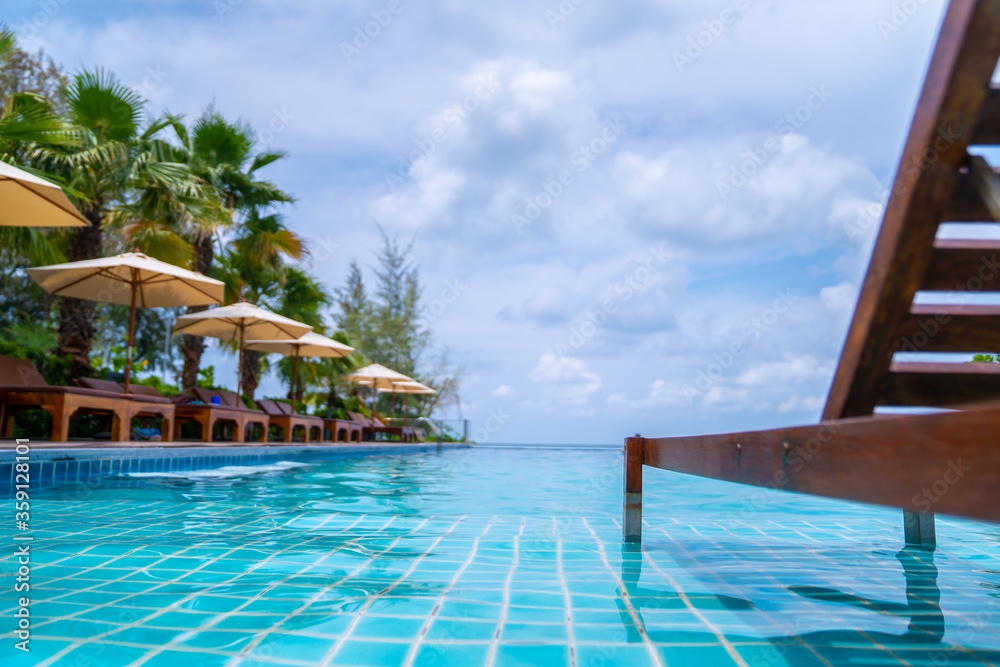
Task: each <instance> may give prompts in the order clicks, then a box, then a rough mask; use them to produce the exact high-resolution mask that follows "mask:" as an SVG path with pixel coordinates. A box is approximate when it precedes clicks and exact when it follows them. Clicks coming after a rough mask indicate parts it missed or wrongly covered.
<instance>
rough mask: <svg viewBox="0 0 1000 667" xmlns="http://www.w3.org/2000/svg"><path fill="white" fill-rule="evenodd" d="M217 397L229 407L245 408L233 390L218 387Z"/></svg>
mask: <svg viewBox="0 0 1000 667" xmlns="http://www.w3.org/2000/svg"><path fill="white" fill-rule="evenodd" d="M217 393H218V394H219V398H221V399H222V404H223V405H225V406H226V407H229V408H245V407H246V405H245V404H244V403H243V401H241V400H240V398H239V396H237V395H236V392H235V391H229V390H228V389H219V390H218V392H217Z"/></svg>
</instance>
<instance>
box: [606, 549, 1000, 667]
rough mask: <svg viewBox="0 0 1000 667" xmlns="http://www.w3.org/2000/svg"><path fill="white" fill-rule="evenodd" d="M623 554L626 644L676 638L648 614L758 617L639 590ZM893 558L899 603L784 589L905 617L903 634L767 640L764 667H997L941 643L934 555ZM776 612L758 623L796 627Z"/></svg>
mask: <svg viewBox="0 0 1000 667" xmlns="http://www.w3.org/2000/svg"><path fill="white" fill-rule="evenodd" d="M622 557H623V560H622V570H621V575H622V590H621V591H620V592H621V596H620V599H619V602H618V606H619V611H620V614H621V619H622V623H623V625H624V626H625V631H626V635H627V638H628V639H627V641H629V642H641V641H643V635H646V636H648V637H649V639H650V640H651V641H653V642H656V643H672V642H677V641H678V639H679V635H680V634H681V633H678V632H677V631H676V630H672V629H670V628H669V627H666V626H664V625H661V624H658V623H657V621H656V620H653V621H652V622H651V623H650V622H649V621H648V620H647V617H649V618H652V619H656V617H657V612H659V611H664V610H683V609H686V608H687V609H692V608H693V609H694V610H698V609H702V610H708V609H716V610H722V609H725V610H729V611H733V612H747V611H750V612H752V613H755V614H761V613H763V612H762V611H760V610H759V609H758V608H757V606H756V605H755V604H754V603H753V602H752V601H750V600H746V599H743V598H738V597H731V596H724V595H702V594H700V593H699V594H698V597H696V598H687V599H685V597H686V596H685V597H682V596H681V594H679V593H677V592H675V591H663V590H658V589H651V588H643V587H642V586H640V584H639V580H640V578H641V576H642V564H643V555H642V553H641V552H639V551H636V550H634V549H633V548H629V547H624V548H623V550H622ZM896 560H897V561H899V563H900V565H902V567H903V576H904V578H905V581H906V604H905V605H904V604H898V603H894V602H886V601H880V600H872V599H868V598H864V597H860V596H857V595H852V594H850V593H845V592H843V591H840V590H837V589H834V588H822V587H817V586H791V587H789V588H788V590H789V591H791V592H793V593H795V594H796V595H798V596H800V597H802V598H806V599H808V600H812V601H816V602H821V603H824V604H834V605H847V606H851V607H856V608H859V609H865V610H870V611H872V612H873V613H877V614H881V615H887V616H892V617H902V618H908V619H909V625H908V626H907V629H906V632H905V633H903V634H892V633H887V632H878V631H868V630H862V629H844V630H824V631H818V632H809V633H802V634H787V635H782V636H773V637H768V638H767V639H766V641H768V642H769V643H770V644H771V648H770V650H769V653H770V655H766V654H765V655H762V656H761V658H762V659H763V660H764V661H766V662H767V663H768V664H770V665H773V664H783V663H785V664H788V665H795V666H798V665H829V664H833V665H838V664H848V663H850V664H854V663H866V664H876V663H878V664H891V663H893V662H896V661H899V662H900V663H901V664H907V663H909V664H912V665H918V664H919V665H924V664H928V665H944V664H947V665H963V664H969V665H973V664H974V665H983V664H987V665H1000V651H988V650H976V649H971V650H972V651H973V652H972V653H970V652H969V651H970V649H967V648H964V647H960V646H956V645H953V644H948V643H946V642H944V635H945V617H944V612H943V611H942V609H941V589H940V588H939V587H938V583H937V580H938V570H937V566H936V565H935V564H934V554H933V552H931V551H923V550H921V549H915V548H904V549H902V550H901V551H899V552H898V553H897V554H896ZM803 611H805V610H803ZM808 611H814V609H810V610H808ZM778 613H780V614H781V615H782V616H781V617H779V618H777V619H774V618H771V619H765V620H768V621H770V622H771V623H773V622H774V621H775V620H777V621H778V622H779V623H782V624H783V625H795V624H797V619H796V618H795V616H796V614H795V612H794V611H789V610H787V609H786V610H783V611H782V612H778ZM747 620H748V621H750V622H748V624H747V625H748V627H752V620H753V619H747ZM789 621H790V622H789ZM700 634H701V638H700V639H699V640H698V641H702V640H704V641H714V640H715V638H714V636H713V635H711V634H707V633H700ZM688 639H689V640H691V639H693V638H692V637H689V638H688ZM727 639H728V640H729V641H731V642H760V641H761V639H760V638H757V637H753V636H735V635H732V634H728V635H727Z"/></svg>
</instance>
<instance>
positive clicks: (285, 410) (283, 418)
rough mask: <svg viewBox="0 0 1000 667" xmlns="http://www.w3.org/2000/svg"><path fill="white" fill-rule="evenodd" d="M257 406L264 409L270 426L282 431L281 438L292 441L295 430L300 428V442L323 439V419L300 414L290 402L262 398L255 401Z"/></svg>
mask: <svg viewBox="0 0 1000 667" xmlns="http://www.w3.org/2000/svg"><path fill="white" fill-rule="evenodd" d="M257 407H259V408H260V409H261V410H263V411H264V414H266V415H267V417H268V419H269V420H270V425H271V426H276V427H278V428H279V429H281V431H282V435H283V437H282V439H283V440H284V441H285V442H292V439H293V437H294V435H295V432H296V431H297V430H298V429H299V428H301V429H302V442H310V441H311V442H321V441H322V440H323V427H324V425H323V420H322V419H321V418H319V417H312V416H310V415H300V414H299V413H297V412H295V409H294V408H292V406H291V404H289V403H285V402H284V401H273V400H271V399H269V398H262V399H260V400H258V401H257Z"/></svg>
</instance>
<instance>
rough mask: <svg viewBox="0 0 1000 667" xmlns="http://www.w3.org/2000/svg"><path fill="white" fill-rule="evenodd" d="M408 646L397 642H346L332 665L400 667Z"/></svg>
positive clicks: (407, 651)
mask: <svg viewBox="0 0 1000 667" xmlns="http://www.w3.org/2000/svg"><path fill="white" fill-rule="evenodd" d="M409 650H410V645H409V644H404V643H399V642H373V641H367V642H366V641H361V640H348V641H346V642H344V644H343V646H341V647H340V650H339V651H338V652H337V654H336V656H335V660H334V664H340V665H352V666H356V667H396V666H397V665H402V664H403V662H404V661H405V660H406V655H407V653H409Z"/></svg>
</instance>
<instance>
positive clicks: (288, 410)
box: [272, 401, 298, 415]
mask: <svg viewBox="0 0 1000 667" xmlns="http://www.w3.org/2000/svg"><path fill="white" fill-rule="evenodd" d="M272 402H273V403H274V404H275V405H277V406H278V409H279V410H281V414H283V415H295V414H298V413H297V412H295V408H294V407H293V406H292V404H291V403H285V402H284V401H272Z"/></svg>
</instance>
